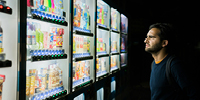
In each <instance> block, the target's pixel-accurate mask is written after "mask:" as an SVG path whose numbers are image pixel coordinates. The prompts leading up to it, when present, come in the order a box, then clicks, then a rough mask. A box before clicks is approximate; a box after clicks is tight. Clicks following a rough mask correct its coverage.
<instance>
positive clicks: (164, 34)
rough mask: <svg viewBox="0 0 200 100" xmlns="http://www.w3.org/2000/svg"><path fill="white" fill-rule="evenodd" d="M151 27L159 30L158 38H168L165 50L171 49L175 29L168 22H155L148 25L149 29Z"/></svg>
mask: <svg viewBox="0 0 200 100" xmlns="http://www.w3.org/2000/svg"><path fill="white" fill-rule="evenodd" d="M152 28H157V29H159V30H160V33H159V34H158V36H159V37H160V40H161V41H162V40H168V45H167V52H171V51H173V48H174V47H175V46H176V41H175V40H176V38H177V36H176V35H177V34H176V30H175V28H174V27H173V26H172V24H169V23H156V24H152V25H150V27H149V30H150V29H152Z"/></svg>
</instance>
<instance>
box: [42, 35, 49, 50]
mask: <svg viewBox="0 0 200 100" xmlns="http://www.w3.org/2000/svg"><path fill="white" fill-rule="evenodd" d="M43 33H44V38H43V45H44V49H48V41H49V39H48V37H49V33H48V32H45V31H43Z"/></svg>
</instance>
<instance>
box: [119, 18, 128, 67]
mask: <svg viewBox="0 0 200 100" xmlns="http://www.w3.org/2000/svg"><path fill="white" fill-rule="evenodd" d="M127 37H128V18H127V17H126V16H125V15H123V14H121V44H120V48H121V51H120V54H121V67H125V66H126V65H127V50H128V49H127V48H128V47H127V41H128V38H127Z"/></svg>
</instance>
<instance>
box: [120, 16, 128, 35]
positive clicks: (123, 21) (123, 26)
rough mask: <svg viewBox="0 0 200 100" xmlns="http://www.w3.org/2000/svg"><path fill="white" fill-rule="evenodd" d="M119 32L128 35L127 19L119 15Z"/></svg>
mask: <svg viewBox="0 0 200 100" xmlns="http://www.w3.org/2000/svg"><path fill="white" fill-rule="evenodd" d="M121 32H123V33H128V18H127V17H126V16H124V15H123V14H121Z"/></svg>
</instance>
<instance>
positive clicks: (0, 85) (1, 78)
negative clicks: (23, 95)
mask: <svg viewBox="0 0 200 100" xmlns="http://www.w3.org/2000/svg"><path fill="white" fill-rule="evenodd" d="M3 82H5V75H1V74H0V100H2V92H3V91H2V90H3Z"/></svg>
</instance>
